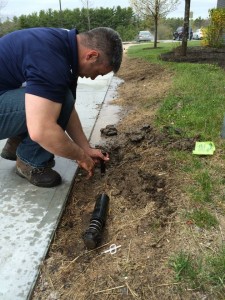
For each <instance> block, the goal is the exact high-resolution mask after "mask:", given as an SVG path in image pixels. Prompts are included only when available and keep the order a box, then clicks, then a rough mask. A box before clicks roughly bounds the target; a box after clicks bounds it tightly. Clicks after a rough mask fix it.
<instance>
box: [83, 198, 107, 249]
mask: <svg viewBox="0 0 225 300" xmlns="http://www.w3.org/2000/svg"><path fill="white" fill-rule="evenodd" d="M108 210H109V196H108V195H107V194H105V193H103V194H100V195H98V196H97V199H96V203H95V207H94V211H93V213H92V216H91V220H90V225H89V227H88V229H87V230H86V231H85V233H84V235H83V240H84V244H85V246H86V247H87V248H88V249H95V248H96V247H97V246H98V245H99V243H100V242H101V239H102V234H103V229H104V226H105V223H106V218H107V214H108Z"/></svg>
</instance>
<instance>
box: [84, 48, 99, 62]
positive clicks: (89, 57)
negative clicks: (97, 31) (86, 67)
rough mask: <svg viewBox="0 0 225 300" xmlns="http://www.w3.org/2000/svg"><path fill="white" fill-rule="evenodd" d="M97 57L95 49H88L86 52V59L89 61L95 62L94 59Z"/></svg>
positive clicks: (97, 53)
mask: <svg viewBox="0 0 225 300" xmlns="http://www.w3.org/2000/svg"><path fill="white" fill-rule="evenodd" d="M98 57H99V52H98V51H96V50H90V51H88V53H87V54H86V59H87V60H88V61H90V62H92V63H93V62H96V60H97V59H98Z"/></svg>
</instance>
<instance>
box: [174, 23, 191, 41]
mask: <svg viewBox="0 0 225 300" xmlns="http://www.w3.org/2000/svg"><path fill="white" fill-rule="evenodd" d="M183 34H184V27H183V26H180V27H178V28H177V29H176V31H174V33H173V39H174V40H178V41H181V40H182V38H183ZM192 37H193V31H192V28H189V37H188V38H189V40H192Z"/></svg>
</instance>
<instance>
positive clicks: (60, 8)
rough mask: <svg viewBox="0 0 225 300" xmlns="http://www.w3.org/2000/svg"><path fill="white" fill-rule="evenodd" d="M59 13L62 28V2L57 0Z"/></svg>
mask: <svg viewBox="0 0 225 300" xmlns="http://www.w3.org/2000/svg"><path fill="white" fill-rule="evenodd" d="M59 15H60V23H61V27H62V28H63V13H62V4H61V0H59Z"/></svg>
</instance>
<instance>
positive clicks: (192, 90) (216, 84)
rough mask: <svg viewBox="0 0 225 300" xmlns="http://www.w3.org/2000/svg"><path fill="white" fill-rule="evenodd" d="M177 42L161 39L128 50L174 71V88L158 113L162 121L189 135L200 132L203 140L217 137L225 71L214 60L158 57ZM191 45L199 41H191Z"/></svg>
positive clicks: (222, 109) (221, 117) (131, 53)
mask: <svg viewBox="0 0 225 300" xmlns="http://www.w3.org/2000/svg"><path fill="white" fill-rule="evenodd" d="M178 45H180V43H179V42H173V43H162V44H159V48H156V49H154V48H153V44H141V45H137V46H133V47H130V48H129V50H128V54H129V56H130V57H139V58H143V59H146V60H147V61H149V62H151V63H157V64H161V65H164V66H165V67H168V68H170V69H172V70H173V71H174V72H175V76H174V82H173V88H172V89H171V91H170V92H169V95H168V96H167V97H166V99H165V100H164V102H163V104H162V106H161V108H160V110H159V111H158V114H157V120H158V124H159V125H171V124H172V125H173V126H174V127H176V128H180V129H182V130H183V131H184V132H185V133H186V135H187V136H194V135H197V134H199V133H201V136H202V140H207V139H218V137H219V135H220V130H221V125H222V120H223V117H224V114H225V107H224V78H225V74H224V71H223V70H221V69H220V68H219V67H217V66H215V65H211V64H191V63H173V62H163V61H161V60H160V59H159V55H160V54H162V53H166V52H169V51H171V50H173V48H175V47H176V46H178ZM188 45H189V46H194V45H198V44H197V43H196V42H189V44H188ZM146 105H147V104H146ZM177 107H179V109H178V108H177Z"/></svg>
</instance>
